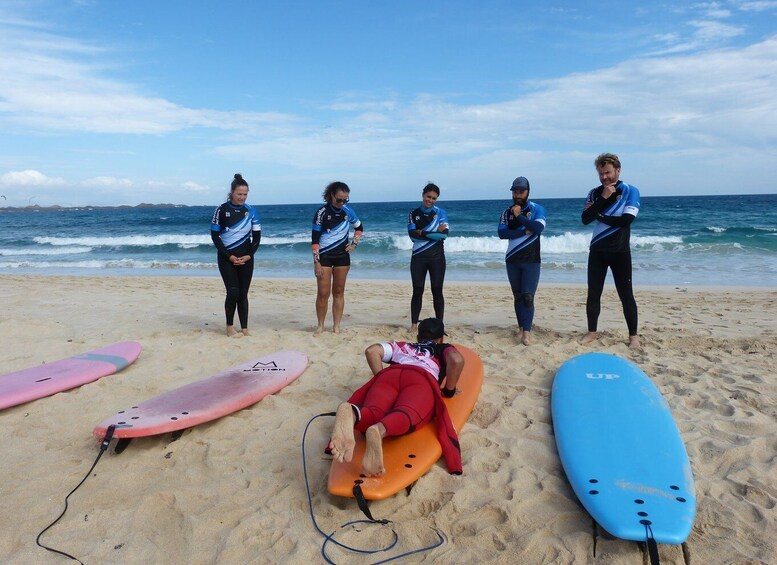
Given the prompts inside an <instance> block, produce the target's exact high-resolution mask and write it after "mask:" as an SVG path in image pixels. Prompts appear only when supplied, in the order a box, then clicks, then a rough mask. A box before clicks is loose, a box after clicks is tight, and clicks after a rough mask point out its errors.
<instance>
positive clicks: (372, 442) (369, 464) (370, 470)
mask: <svg viewBox="0 0 777 565" xmlns="http://www.w3.org/2000/svg"><path fill="white" fill-rule="evenodd" d="M378 426H381V427H382V425H381V424H375V425H374V426H370V427H369V428H367V432H366V433H365V434H364V435H365V438H366V440H367V447H366V449H365V450H364V458H363V459H362V471H363V472H364V474H365V475H367V476H368V477H380V476H381V475H382V474H383V473H385V472H386V468H385V467H384V466H383V437H382V435H381V433H380V430H379V429H378Z"/></svg>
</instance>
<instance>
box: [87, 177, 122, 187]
mask: <svg viewBox="0 0 777 565" xmlns="http://www.w3.org/2000/svg"><path fill="white" fill-rule="evenodd" d="M81 185H83V186H87V187H96V188H100V187H105V188H131V187H132V185H133V183H132V181H131V180H129V179H117V178H116V177H92V178H90V179H86V180H83V181H81Z"/></svg>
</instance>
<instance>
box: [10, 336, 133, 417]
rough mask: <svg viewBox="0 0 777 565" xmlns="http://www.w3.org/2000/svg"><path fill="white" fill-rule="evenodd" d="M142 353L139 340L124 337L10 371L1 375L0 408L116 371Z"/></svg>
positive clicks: (88, 381)
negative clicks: (49, 361)
mask: <svg viewBox="0 0 777 565" xmlns="http://www.w3.org/2000/svg"><path fill="white" fill-rule="evenodd" d="M139 355H140V344H139V343H137V342H135V341H121V342H119V343H114V344H113V345H109V346H107V347H103V348H101V349H95V350H94V351H88V352H86V353H82V354H81V355H75V356H74V357H68V358H67V359H60V360H59V361H54V362H52V363H44V364H43V365H38V366H37V367H30V368H29V369H24V370H22V371H16V372H14V373H7V374H5V375H2V376H0V410H2V409H3V408H9V407H11V406H16V405H18V404H23V403H25V402H29V401H30V400H37V399H38V398H43V397H45V396H51V395H52V394H56V393H58V392H62V391H64V390H70V389H71V388H76V387H78V386H81V385H83V384H86V383H90V382H92V381H96V380H97V379H99V378H100V377H105V376H108V375H112V374H113V373H116V372H117V371H121V370H122V369H123V368H124V367H126V366H127V365H129V364H131V363H132V362H134V361H135V359H137V358H138V356H139Z"/></svg>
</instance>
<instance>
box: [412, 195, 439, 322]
mask: <svg viewBox="0 0 777 565" xmlns="http://www.w3.org/2000/svg"><path fill="white" fill-rule="evenodd" d="M421 197H422V199H423V201H422V202H421V206H419V207H418V208H416V209H415V210H412V211H411V212H410V214H409V215H408V219H407V235H408V236H409V237H410V241H412V242H413V251H412V255H411V257H410V280H411V281H412V283H413V296H412V298H411V299H410V324H411V326H410V331H411V332H413V333H415V332H417V331H418V319H419V318H420V317H421V305H422V303H423V298H424V285H425V284H426V273H429V284H430V285H431V288H432V304H433V306H434V317H435V318H437V319H438V320H441V321H442V320H443V316H444V314H445V298H444V297H443V294H442V285H443V282H444V281H445V249H444V248H443V245H444V242H445V238H447V237H448V215H447V214H446V213H445V210H443V209H442V208H440V207H438V206H437V205H436V202H437V199H438V198H439V197H440V188H439V187H438V186H437V185H436V184H434V183H431V182H430V183H428V184H427V185H426V186H425V187H424V189H423V191H422V192H421Z"/></svg>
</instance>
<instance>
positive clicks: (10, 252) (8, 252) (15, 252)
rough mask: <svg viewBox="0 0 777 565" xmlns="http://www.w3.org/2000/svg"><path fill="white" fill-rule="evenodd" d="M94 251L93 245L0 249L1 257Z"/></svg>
mask: <svg viewBox="0 0 777 565" xmlns="http://www.w3.org/2000/svg"><path fill="white" fill-rule="evenodd" d="M91 251H92V248H91V247H82V246H75V247H57V248H53V249H52V248H50V247H49V248H46V247H21V248H17V249H8V248H5V249H0V257H29V256H51V255H70V254H80V253H89V252H91Z"/></svg>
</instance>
